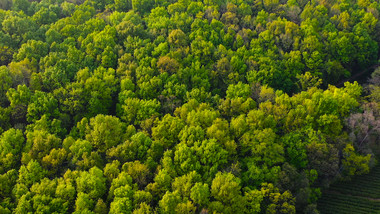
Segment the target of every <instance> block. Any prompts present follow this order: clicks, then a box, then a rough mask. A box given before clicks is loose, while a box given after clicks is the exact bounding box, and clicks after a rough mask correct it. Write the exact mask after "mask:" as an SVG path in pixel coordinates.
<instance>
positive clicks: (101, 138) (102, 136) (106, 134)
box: [85, 115, 124, 152]
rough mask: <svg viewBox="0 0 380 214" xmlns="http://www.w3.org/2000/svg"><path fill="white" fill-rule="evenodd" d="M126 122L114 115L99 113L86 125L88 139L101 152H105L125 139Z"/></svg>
mask: <svg viewBox="0 0 380 214" xmlns="http://www.w3.org/2000/svg"><path fill="white" fill-rule="evenodd" d="M123 131H124V124H123V123H122V122H120V120H119V119H118V118H116V117H113V116H108V115H107V116H106V115H98V116H96V117H94V118H91V119H90V123H89V124H88V125H86V132H85V133H86V140H88V141H89V142H90V143H92V145H93V147H94V148H96V149H98V150H99V152H105V151H107V150H108V149H110V148H111V147H113V146H117V145H118V144H120V143H122V141H123V139H124V138H123Z"/></svg>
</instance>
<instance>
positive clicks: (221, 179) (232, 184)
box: [211, 172, 244, 213]
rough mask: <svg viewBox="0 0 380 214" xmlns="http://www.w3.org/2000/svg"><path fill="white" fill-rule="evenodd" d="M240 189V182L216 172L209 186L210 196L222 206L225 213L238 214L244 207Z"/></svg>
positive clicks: (228, 174)
mask: <svg viewBox="0 0 380 214" xmlns="http://www.w3.org/2000/svg"><path fill="white" fill-rule="evenodd" d="M240 188H241V186H240V180H239V179H238V178H236V177H235V176H234V175H232V174H231V173H221V172H218V173H217V174H216V176H215V178H214V179H213V181H212V184H211V196H212V197H214V198H215V200H217V201H219V202H221V203H222V204H223V205H224V209H225V212H231V213H232V212H239V210H240V211H241V210H242V208H243V207H244V202H243V197H242V195H241V192H240ZM218 211H219V210H218ZM219 212H220V211H219Z"/></svg>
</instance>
